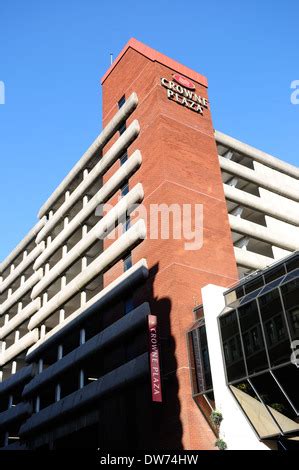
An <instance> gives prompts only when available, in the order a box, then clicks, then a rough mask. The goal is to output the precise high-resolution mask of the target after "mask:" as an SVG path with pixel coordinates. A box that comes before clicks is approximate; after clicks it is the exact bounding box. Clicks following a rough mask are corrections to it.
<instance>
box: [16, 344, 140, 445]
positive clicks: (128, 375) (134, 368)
mask: <svg viewBox="0 0 299 470" xmlns="http://www.w3.org/2000/svg"><path fill="white" fill-rule="evenodd" d="M148 373H149V358H148V353H147V352H146V353H144V354H141V355H140V356H138V357H136V358H134V359H132V360H131V361H129V362H126V363H125V364H123V365H122V366H120V367H117V368H116V369H114V370H113V371H111V372H108V373H107V374H105V375H104V376H102V377H100V378H99V379H98V380H95V381H94V382H92V383H90V384H88V385H85V387H83V388H82V389H80V390H76V391H75V392H73V393H71V394H70V395H68V396H66V397H64V398H62V399H61V400H60V401H58V402H56V403H53V405H50V406H48V407H47V408H44V409H43V410H41V411H40V412H39V413H36V414H34V415H32V416H31V417H30V418H29V419H28V420H27V421H26V422H25V423H24V424H23V425H22V426H21V427H20V435H21V436H26V435H28V434H30V433H32V432H33V431H34V432H35V431H36V430H37V429H39V428H41V427H43V426H48V425H49V423H51V422H52V421H53V420H55V419H57V418H58V417H59V418H62V417H63V416H64V415H65V414H66V413H70V412H76V411H77V410H78V409H79V408H82V407H83V406H87V405H90V404H91V403H93V402H94V401H95V400H99V399H101V398H102V397H103V396H105V395H107V394H108V393H112V392H114V391H115V390H119V389H121V388H124V387H126V386H127V385H129V384H131V383H132V382H134V381H136V380H138V379H141V378H142V377H146V376H147V374H148Z"/></svg>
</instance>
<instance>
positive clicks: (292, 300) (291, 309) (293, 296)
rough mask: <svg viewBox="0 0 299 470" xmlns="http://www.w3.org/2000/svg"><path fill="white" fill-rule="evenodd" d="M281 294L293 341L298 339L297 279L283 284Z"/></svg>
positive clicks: (298, 303) (298, 284) (298, 282)
mask: <svg viewBox="0 0 299 470" xmlns="http://www.w3.org/2000/svg"><path fill="white" fill-rule="evenodd" d="M281 293H282V297H283V303H284V308H285V311H286V314H287V321H288V323H289V327H290V331H291V337H292V339H293V340H296V339H299V279H294V280H293V281H291V282H288V283H287V284H284V285H283V286H282V287H281Z"/></svg>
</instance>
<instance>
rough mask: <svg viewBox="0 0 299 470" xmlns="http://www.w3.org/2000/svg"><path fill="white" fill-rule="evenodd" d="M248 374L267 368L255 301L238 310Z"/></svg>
mask: <svg viewBox="0 0 299 470" xmlns="http://www.w3.org/2000/svg"><path fill="white" fill-rule="evenodd" d="M238 314H239V321H240V327H241V333H242V339H243V344H244V352H245V359H246V364H247V370H248V374H254V373H255V372H258V371H260V370H263V369H265V368H267V367H268V361H267V355H266V351H265V343H264V340H263V335H262V328H261V323H260V319H259V314H258V309H257V303H256V301H253V302H250V303H248V304H246V305H244V306H243V307H240V308H239V309H238Z"/></svg>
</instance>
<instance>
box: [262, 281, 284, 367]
mask: <svg viewBox="0 0 299 470" xmlns="http://www.w3.org/2000/svg"><path fill="white" fill-rule="evenodd" d="M258 301H259V305H260V311H261V317H262V321H263V326H264V332H265V336H266V342H267V347H268V354H269V358H270V362H271V364H272V366H275V365H277V364H283V363H284V362H288V361H289V360H290V340H289V336H288V334H287V327H286V322H285V319H284V314H283V308H282V304H281V300H280V296H279V291H278V289H274V290H273V291H271V292H269V293H268V294H266V295H263V296H262V297H260V298H259V299H258Z"/></svg>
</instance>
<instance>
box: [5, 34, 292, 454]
mask: <svg viewBox="0 0 299 470" xmlns="http://www.w3.org/2000/svg"><path fill="white" fill-rule="evenodd" d="M162 79H163V80H162ZM165 84H166V86H165ZM102 86H103V131H102V132H101V133H100V135H99V136H98V137H97V138H96V140H95V141H94V142H93V143H92V145H91V146H90V147H89V148H88V150H87V151H86V152H85V153H84V155H83V156H82V157H81V159H80V160H79V161H78V162H77V163H76V164H75V165H74V167H73V168H72V169H71V171H70V172H69V174H68V175H67V176H66V177H65V178H64V180H63V181H62V182H61V183H60V185H59V186H58V187H57V189H56V190H55V191H54V192H53V193H52V195H51V196H50V197H49V199H48V200H47V201H46V202H45V204H44V205H43V206H42V208H41V209H40V211H39V213H38V219H39V220H38V222H37V224H36V225H35V226H34V227H33V229H32V230H31V231H30V232H29V233H28V235H27V236H26V237H25V238H24V239H23V240H22V241H21V242H20V243H19V245H18V246H17V247H16V248H15V249H14V250H13V251H12V253H11V254H10V255H9V256H8V257H7V258H6V259H5V260H4V261H3V262H2V263H1V286H0V294H1V307H0V370H1V372H0V374H1V375H0V381H1V383H0V444H1V446H2V448H3V449H46V448H50V449H56V448H66V447H90V448H98V447H101V448H109V449H110V448H111V449H118V448H119V449H144V448H155V449H159V448H160V449H161V448H162V449H163V448H164V449H165V448H172V449H175V448H176V449H181V448H185V449H214V448H215V446H214V444H215V439H216V436H215V434H217V433H218V430H215V427H213V425H211V423H210V421H209V413H210V411H211V410H212V409H213V408H216V409H218V408H219V407H220V408H223V416H224V420H223V426H224V429H225V430H226V431H225V432H226V435H227V443H228V446H229V448H246V447H247V448H275V446H276V442H277V440H279V439H280V438H281V436H284V437H285V435H288V434H289V432H290V431H291V438H292V439H293V440H294V439H295V440H296V435H297V434H298V427H296V425H294V424H292V425H291V424H290V422H289V421H286V420H283V419H284V418H283V417H282V416H281V415H282V414H283V409H282V408H280V409H278V407H277V406H276V408H275V407H274V408H275V410H276V413H280V415H277V416H276V419H275V417H274V421H273V419H272V418H273V410H272V411H271V410H270V414H269V412H268V413H265V414H264V415H263V416H262V418H261V421H262V424H261V427H260V428H258V429H257V427H258V426H257V423H256V422H255V421H254V419H253V418H252V417H251V418H250V417H249V421H250V419H251V421H250V422H248V420H247V417H248V414H250V413H249V411H252V409H253V408H254V406H255V405H256V402H257V399H256V396H255V393H257V392H252V389H253V388H254V384H255V383H256V384H257V385H256V387H257V388H259V387H260V386H259V385H258V379H257V378H256V376H257V377H258V372H257V371H263V372H264V373H266V372H265V371H267V374H270V372H269V371H270V370H271V374H272V369H271V367H273V364H272V363H271V357H270V353H269V347H268V348H266V349H265V348H264V349H263V348H262V349H263V351H264V353H263V354H264V355H263V360H262V359H261V363H259V361H257V365H256V363H255V361H253V369H252V370H251V369H250V370H249V367H248V363H247V362H246V361H247V360H248V358H247V356H246V347H245V346H244V344H246V341H247V340H248V338H247V337H246V338H247V339H246V338H245V339H244V338H243V339H242V342H241V340H240V344H241V343H242V345H243V346H242V347H243V349H242V351H243V352H242V354H243V356H242V354H241V349H240V347H239V342H238V343H236V344H237V346H232V347H231V349H230V346H227V353H226V354H227V355H226V356H225V355H224V353H223V355H221V356H219V351H220V349H221V344H222V342H221V341H222V340H221V336H219V334H218V333H217V331H218V330H217V328H218V327H217V328H216V326H215V325H218V323H217V317H218V316H219V318H220V320H219V321H220V323H221V322H222V318H223V319H224V318H225V316H226V315H227V312H231V311H233V312H234V311H235V310H234V309H237V310H238V309H239V304H238V305H237V306H236V307H235V306H234V305H235V304H233V306H231V303H233V302H237V298H240V299H241V300H240V301H238V302H239V303H240V302H241V303H242V301H243V296H244V295H245V294H248V292H249V291H248V290H247V289H248V286H249V284H250V282H252V279H253V282H255V281H256V280H257V283H258V284H259V283H260V285H258V287H260V288H261V289H262V288H263V289H265V287H262V285H263V286H264V284H267V282H265V281H264V278H265V276H264V274H263V275H261V274H259V273H263V272H264V270H265V269H266V268H268V267H269V266H271V265H272V264H273V263H277V262H278V264H279V263H280V260H281V259H282V258H283V257H285V256H290V255H291V254H292V253H293V252H295V251H296V250H298V245H299V237H298V234H299V231H298V225H299V211H298V208H299V204H298V202H299V185H298V178H299V169H298V168H297V167H294V166H292V165H290V164H288V163H285V162H283V161H282V160H279V159H277V158H275V157H273V156H271V155H269V154H266V153H264V152H262V151H261V150H257V149H255V148H253V147H251V146H249V145H246V144H244V143H242V142H240V141H238V140H236V139H233V138H232V137H229V136H227V135H225V134H223V133H221V132H218V131H215V130H214V129H213V125H212V120H211V114H210V109H209V108H210V104H209V102H208V96H207V86H208V85H207V80H206V78H205V77H203V76H202V75H200V74H198V73H197V72H194V71H193V70H190V69H188V68H187V67H185V66H183V65H181V64H179V63H177V62H175V61H173V60H171V59H169V58H168V57H166V56H164V55H162V54H160V53H158V52H156V51H154V50H153V49H151V48H149V47H147V46H145V45H144V44H141V43H140V42H138V41H136V40H134V39H131V40H130V41H129V42H128V44H127V45H126V46H125V48H124V49H123V51H122V52H121V53H120V55H119V56H118V58H117V59H116V60H115V61H114V63H113V64H112V66H111V67H110V69H109V70H108V71H107V73H106V74H105V75H104V77H103V79H102ZM190 90H195V91H190ZM190 93H191V94H190ZM186 97H188V98H186ZM195 101H196V102H197V108H196V109H197V110H195V105H194V106H193V104H192V103H193V102H194V103H195ZM199 103H200V105H199V106H198V104H199ZM194 111H196V112H194ZM108 203H109V207H110V210H109V211H108V212H107V213H102V212H101V210H99V207H100V206H101V205H102V204H108ZM173 203H175V204H181V205H182V204H189V205H191V206H192V205H194V204H201V205H202V207H203V227H202V236H203V244H202V246H201V248H200V249H198V250H186V249H185V248H184V246H185V245H184V240H182V239H178V238H174V237H169V238H167V239H165V238H162V237H156V238H155V239H151V238H150V237H149V236H147V234H148V232H149V230H148V229H149V223H150V220H144V219H143V218H142V217H139V218H138V217H135V218H133V217H132V211H133V209H136V207H138V206H140V205H141V204H142V206H143V207H144V208H145V209H146V210H149V208H150V206H151V204H168V205H171V204H173ZM133 219H134V220H133ZM116 225H117V228H118V231H117V233H116V236H115V237H114V238H113V237H111V234H112V233H114V228H115V226H116ZM282 265H283V269H284V272H283V273H281V275H280V277H279V279H280V281H281V282H280V284H281V286H280V287H279V289H281V291H282V290H283V287H282V285H283V284H285V282H286V281H285V280H286V279H289V278H288V277H287V276H289V274H287V273H288V272H289V271H290V275H292V273H291V271H293V270H295V271H294V272H295V275H297V274H296V273H297V271H298V269H297V271H296V268H298V256H297V257H296V256H295V258H294V263H293V265H292V266H293V268H292V269H289V271H288V269H287V268H286V267H285V266H286V263H283V264H282ZM279 266H280V264H279ZM256 272H257V274H254V275H253V274H252V273H256ZM265 272H268V271H267V270H266V271H265ZM248 275H249V277H248ZM263 276H264V277H263ZM281 276H283V279H282V278H281ZM243 278H244V280H243ZM239 279H241V284H240V286H241V287H240V289H241V290H242V295H239V294H238V295H237V294H236V292H237V290H236V288H235V287H233V288H231V289H230V290H229V291H228V294H225V295H224V297H223V292H225V293H226V292H227V289H228V288H229V287H230V286H236V285H239V284H238V282H239ZM261 279H263V281H261ZM275 279H276V278H275ZM292 279H293V278H292ZM261 282H262V284H261ZM269 282H270V281H269ZM292 282H293V281H292ZM296 282H297V284H296V283H295V290H296V289H297V293H296V292H295V294H294V298H293V300H292V302H293V304H294V305H293V304H292V308H293V310H294V309H295V310H296V308H297V307H296V305H298V281H296ZM293 284H294V282H293ZM293 284H292V285H293ZM244 286H245V287H244ZM201 289H202V291H201ZM238 289H239V287H238ZM244 289H245V290H244ZM253 290H255V289H253ZM238 292H240V290H239V291H238ZM255 292H256V291H255ZM279 295H282V294H281V293H280V294H279ZM234 296H235V297H234ZM257 296H258V294H257ZM224 298H226V299H227V298H229V302H228V301H227V302H226V307H225V304H224ZM245 298H246V295H245ZM194 301H195V303H196V305H197V307H196V308H195V310H194V311H195V318H196V323H195V325H194V324H193V323H194V315H193V312H192V310H193V307H194ZM254 301H256V300H254ZM245 303H246V302H245ZM202 304H203V308H202V307H199V306H201V305H202ZM258 305H260V304H258ZM258 308H259V309H260V307H258ZM265 308H266V307H265ZM283 308H284V310H283V311H284V314H283V321H284V322H285V329H284V332H285V331H288V336H283V337H282V341H284V343H283V344H284V348H285V349H284V350H283V354H284V356H283V361H284V362H279V364H284V365H285V364H286V365H287V366H288V371H289V372H288V373H289V374H294V375H293V376H294V380H295V377H297V375H298V373H297V369H296V365H294V364H293V363H291V362H290V360H289V358H286V357H285V354H286V351H287V350H288V349H289V353H290V356H291V353H292V347H291V344H290V343H291V340H292V341H294V340H295V339H296V334H298V325H297V327H295V326H294V329H293V330H292V331H293V333H292V334H291V333H290V332H291V328H292V326H289V327H288V329H287V325H289V323H288V321H289V320H288V318H287V313H285V312H286V310H287V307H285V306H284V307H283ZM223 309H226V310H225V311H223ZM256 309H257V307H256ZM256 309H255V310H253V311H252V318H254V320H253V322H254V321H255V322H257V310H256ZM293 310H292V311H293ZM198 312H201V313H200V314H199V313H198ZM203 312H204V313H205V320H204V319H203ZM238 312H239V310H238ZM258 312H259V313H258V315H262V314H261V313H260V310H258ZM297 312H298V308H297ZM234 315H235V314H234ZM265 315H267V313H265ZM239 317H240V313H238V318H239ZM258 318H259V320H260V321H261V317H258ZM292 318H293V317H292ZM294 318H295V317H294ZM296 318H297V317H296ZM223 321H224V320H223ZM238 321H239V323H238V328H239V329H238V331H237V330H236V331H235V332H233V336H234V335H239V336H240V335H241V336H242V334H243V333H244V332H242V331H241V330H242V324H240V320H238ZM296 321H297V322H298V320H296ZM209 322H210V324H209ZM295 323H296V322H295ZM156 326H157V327H158V335H157V329H156ZM252 327H256V325H255V326H254V325H253V326H252ZM203 328H204V330H203ZM205 328H206V329H207V331H206V332H205ZM240 328H241V330H240ZM244 328H245V326H244ZM259 328H261V329H260V330H259V339H260V335H262V334H263V335H264V336H263V338H264V342H265V343H267V341H268V339H267V338H266V336H265V335H266V333H265V327H264V326H261V327H259ZM296 328H297V330H296ZM188 331H192V332H193V333H192V334H193V336H194V335H195V333H194V332H196V335H197V336H196V338H197V339H196V338H195V336H194V338H195V339H193V341H195V343H194V344H193V343H192V341H191V340H190V333H188V334H187V332H188ZM200 331H203V339H202V341H203V343H200ZM223 331H224V330H223V329H221V333H223ZM229 334H230V333H229ZM186 335H187V336H186ZM186 338H187V340H186ZM157 339H158V340H157ZM222 339H223V338H222ZM229 339H230V338H229ZM190 341H191V343H192V344H191V343H190ZM196 341H199V343H198V344H197V343H196ZM248 341H249V340H248ZM250 341H251V342H250V343H248V348H251V349H250V351H251V353H252V354H253V355H254V352H255V349H256V351H259V350H260V349H261V348H260V343H258V341H257V342H256V343H254V336H253V337H251V339H250ZM153 344H154V346H155V347H154V349H153ZM190 344H191V346H190ZM203 344H205V345H206V348H205V352H204V353H203V352H202V345H203ZM194 345H195V346H194ZM196 345H197V346H196ZM207 345H208V346H207ZM211 345H212V350H213V354H211V350H210V362H209V358H208V351H209V349H210V348H209V346H211ZM268 346H269V345H268ZM195 347H197V351H201V353H200V352H198V355H197V356H196V357H195V359H194V357H193V354H194V351H193V349H192V348H195ZM190 348H191V352H190ZM234 348H237V350H236V351H235V349H234ZM258 348H260V349H258ZM192 351H193V352H192ZM157 352H158V353H159V355H160V356H157ZM247 352H248V351H247ZM217 354H218V356H217ZM234 354H238V355H237V356H236V358H237V359H238V360H239V361H241V356H242V361H243V369H242V370H241V369H240V370H238V373H237V375H236V376H233V377H231V378H230V377H227V376H226V375H225V374H226V372H225V371H226V369H228V368H229V367H230V365H229V363H228V362H227V361H229V360H231V358H232V355H234ZM248 354H249V353H248ZM265 357H266V359H267V360H266V361H265ZM203 358H205V360H206V361H207V362H202V361H204V359H203ZM196 361H197V362H196ZM215 361H216V362H215ZM219 361H220V362H219ZM210 363H211V364H210ZM207 364H208V368H209V374H210V379H209V380H210V382H209V383H208V388H207V386H206V385H205V384H204V380H203V375H202V374H204V367H205V366H206V365H207ZM219 364H220V365H219ZM244 364H245V365H244ZM274 366H275V364H274ZM217 367H218V368H219V371H220V373H219V374H217ZM210 369H211V370H212V373H211V371H210ZM195 372H196V374H197V378H195V379H194V377H195V375H196V374H195ZM194 374H195V375H194ZM198 374H199V375H200V378H198ZM267 377H268V376H267ZM271 377H272V376H271ZM190 378H191V380H190ZM272 379H273V380H277V383H278V384H279V385H277V386H279V387H280V388H281V389H282V388H283V386H282V385H281V384H280V382H279V377H276V375H275V373H274V374H273V377H272V378H271V380H272ZM194 380H195V382H196V380H197V382H196V386H195V385H194V384H195V382H194ZM221 380H222V381H221ZM267 380H268V379H267ZM285 381H286V382H287V383H289V378H288V379H285ZM235 383H238V385H239V388H238V387H235ZM275 383H276V382H275ZM240 384H241V385H240ZM242 384H243V385H242ZM244 384H245V385H244ZM217 387H218V388H217ZM232 387H234V388H233V389H232ZM246 387H247V388H246ZM230 390H233V394H231V392H230ZM220 392H221V393H220ZM247 392H248V394H247ZM211 393H213V394H214V395H213V399H211V396H210V395H209V394H211ZM250 393H251V395H250ZM282 393H285V391H284V390H283V391H282ZM222 394H223V395H222ZM246 394H247V395H248V396H251V402H250V399H248V398H247V399H245V398H246V396H245V395H246ZM233 395H235V397H234V396H233ZM262 395H265V393H263V392H262V391H261V392H260V397H261V396H262ZM285 395H287V393H286V394H285ZM224 396H226V397H228V398H227V400H226V401H224V400H223V398H222V397H224ZM193 398H194V399H193ZM242 400H243V401H242ZM246 400H247V401H246ZM286 400H287V403H288V405H290V407H291V409H292V412H293V415H292V417H288V419H290V420H292V423H293V422H295V423H297V422H298V408H296V406H297V404H296V403H295V401H292V399H291V397H289V396H287V398H286ZM237 401H239V402H240V401H242V403H243V405H242V403H241V408H240V407H239V406H238V405H237ZM264 401H265V399H264V400H263V397H262V398H260V400H259V407H260V409H261V407H264V408H265V407H266V406H267V404H266V405H265V404H264ZM249 402H250V403H249ZM244 403H245V405H244ZM272 405H273V403H272ZM229 406H231V408H229ZM242 406H243V408H242ZM246 406H247V408H246ZM244 407H245V408H246V409H244ZM249 408H250V410H249ZM264 408H263V409H264ZM230 410H232V412H233V413H235V415H236V416H237V418H236V419H235V421H234V420H232V423H234V424H232V425H231V426H228V425H226V426H225V423H226V422H227V421H225V414H226V416H227V415H228V414H229V413H230ZM242 410H243V411H242ZM296 413H297V414H296ZM269 416H270V418H269ZM288 416H289V415H288ZM279 419H281V421H280V422H278V423H277V421H279ZM263 420H266V424H263ZM271 420H272V421H271ZM253 421H254V422H253ZM270 421H271V423H270ZM273 422H274V424H273ZM244 423H245V424H244ZM275 423H276V424H275ZM259 424H260V423H259ZM246 426H247V427H246ZM267 426H268V428H269V427H271V426H272V428H273V429H272V430H271V432H270V431H269V429H268V428H267ZM288 426H289V427H288ZM265 427H266V428H267V429H266V431H267V432H266V431H265V429H264V428H265ZM243 428H244V429H243ZM238 429H239V430H240V429H243V431H244V432H243V431H242V432H243V434H242V433H238V432H237V430H238ZM264 431H265V432H264ZM268 431H269V432H268ZM272 431H273V432H272ZM220 435H221V432H220ZM242 436H243V437H242Z"/></svg>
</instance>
